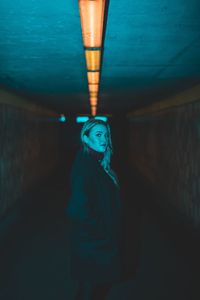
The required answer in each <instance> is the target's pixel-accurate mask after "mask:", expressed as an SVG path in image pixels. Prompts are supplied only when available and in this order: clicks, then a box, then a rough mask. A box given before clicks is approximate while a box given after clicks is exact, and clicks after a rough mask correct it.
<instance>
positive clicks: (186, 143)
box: [130, 101, 200, 227]
mask: <svg viewBox="0 0 200 300" xmlns="http://www.w3.org/2000/svg"><path fill="white" fill-rule="evenodd" d="M130 128H131V135H130V157H131V161H132V165H133V166H136V168H137V170H139V172H140V173H141V174H142V175H143V176H144V177H145V178H146V179H147V181H148V182H149V183H150V184H151V185H152V186H153V187H154V189H155V190H156V191H157V192H158V193H159V195H160V197H158V199H159V205H160V206H161V207H164V208H169V211H170V209H172V210H174V211H176V212H177V216H178V214H179V215H181V216H182V217H183V218H184V220H185V221H187V222H189V223H190V224H192V226H194V227H199V226H200V201H199V199H200V180H199V176H200V101H196V102H194V103H190V104H185V105H182V106H179V107H174V108H168V109H166V110H164V111H161V112H160V113H157V114H156V115H154V116H151V115H146V116H145V117H138V118H137V119H135V120H134V119H132V121H131V122H130Z"/></svg>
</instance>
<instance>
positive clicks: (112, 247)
mask: <svg viewBox="0 0 200 300" xmlns="http://www.w3.org/2000/svg"><path fill="white" fill-rule="evenodd" d="M67 215H68V218H69V220H70V224H71V226H70V248H71V272H72V276H73V277H75V278H76V279H77V278H78V279H81V280H83V279H85V280H94V281H100V282H102V281H115V280H118V279H119V278H120V270H121V269H120V268H121V265H120V264H121V260H120V259H121V258H120V243H121V201H120V192H119V188H118V187H117V186H116V185H115V183H114V182H113V180H112V179H111V178H110V176H109V175H108V174H107V173H106V172H105V171H104V170H103V168H102V167H101V165H100V163H99V162H98V160H97V158H96V157H95V156H93V155H91V154H88V153H85V152H83V151H79V152H78V154H77V157H76V159H75V162H74V164H73V167H72V172H71V195H70V198H69V201H68V205H67Z"/></svg>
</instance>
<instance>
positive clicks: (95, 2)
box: [79, 0, 105, 47]
mask: <svg viewBox="0 0 200 300" xmlns="http://www.w3.org/2000/svg"><path fill="white" fill-rule="evenodd" d="M104 9H105V0H79V10H80V17H81V28H82V35H83V44H84V46H85V47H101V45H102V33H103V22H104Z"/></svg>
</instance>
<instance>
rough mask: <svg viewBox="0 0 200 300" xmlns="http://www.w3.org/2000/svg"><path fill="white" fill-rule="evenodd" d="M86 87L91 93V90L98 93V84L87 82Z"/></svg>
mask: <svg viewBox="0 0 200 300" xmlns="http://www.w3.org/2000/svg"><path fill="white" fill-rule="evenodd" d="M88 88H89V92H90V93H93V92H96V93H98V90H99V85H98V84H88Z"/></svg>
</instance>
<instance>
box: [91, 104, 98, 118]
mask: <svg viewBox="0 0 200 300" xmlns="http://www.w3.org/2000/svg"><path fill="white" fill-rule="evenodd" d="M96 113H97V107H96V105H91V114H92V116H95V115H96Z"/></svg>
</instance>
